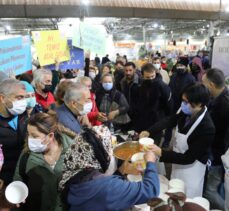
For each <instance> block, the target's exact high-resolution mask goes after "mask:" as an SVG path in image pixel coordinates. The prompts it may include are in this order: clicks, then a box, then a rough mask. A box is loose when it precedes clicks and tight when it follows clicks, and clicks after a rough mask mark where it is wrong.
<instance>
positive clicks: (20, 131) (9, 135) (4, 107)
mask: <svg viewBox="0 0 229 211" xmlns="http://www.w3.org/2000/svg"><path fill="white" fill-rule="evenodd" d="M25 95H26V92H25V87H24V85H23V84H22V83H21V82H20V81H17V80H14V79H7V80H5V81H3V82H2V83H1V84H0V145H2V150H3V154H4V156H5V162H4V165H3V168H2V171H1V172H0V179H3V180H4V181H5V183H6V184H8V183H10V182H11V181H12V178H13V174H14V170H15V167H16V162H17V160H18V158H19V155H20V152H21V150H22V148H23V145H24V139H25V135H26V127H27V125H26V122H27V121H26V119H27V113H26V112H25V111H26V107H27V102H26V100H25Z"/></svg>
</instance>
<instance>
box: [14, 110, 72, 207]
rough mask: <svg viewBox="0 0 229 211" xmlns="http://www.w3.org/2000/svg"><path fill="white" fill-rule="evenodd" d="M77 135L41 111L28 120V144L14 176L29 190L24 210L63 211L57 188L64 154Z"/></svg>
mask: <svg viewBox="0 0 229 211" xmlns="http://www.w3.org/2000/svg"><path fill="white" fill-rule="evenodd" d="M75 136H76V134H75V133H73V132H72V131H70V130H67V129H66V128H64V127H63V126H60V125H58V123H57V120H56V118H55V117H54V116H51V115H49V114H45V113H38V114H35V115H33V116H32V117H31V118H30V119H29V122H28V137H27V143H26V146H25V148H24V151H23V152H22V154H21V156H20V159H19V161H18V163H17V168H16V171H15V175H14V180H20V181H23V182H24V183H26V185H27V186H28V189H29V196H28V198H27V199H26V202H25V204H24V205H22V210H25V211H27V210H28V211H31V210H33V211H43V210H50V211H51V210H53V211H54V210H55V211H62V210H64V207H63V206H62V203H61V200H60V197H59V193H58V190H57V187H58V181H59V179H60V178H61V172H62V170H63V160H64V154H65V153H66V151H67V150H68V148H69V147H70V145H71V144H72V143H73V138H74V137H75Z"/></svg>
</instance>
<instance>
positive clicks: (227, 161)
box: [221, 149, 229, 211]
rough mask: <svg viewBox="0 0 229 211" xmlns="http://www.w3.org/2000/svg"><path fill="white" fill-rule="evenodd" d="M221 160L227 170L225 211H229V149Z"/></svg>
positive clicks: (225, 178)
mask: <svg viewBox="0 0 229 211" xmlns="http://www.w3.org/2000/svg"><path fill="white" fill-rule="evenodd" d="M221 158H222V161H223V165H224V168H225V177H224V188H225V211H229V149H228V150H227V152H226V153H225V154H224V155H223V156H222V157H221Z"/></svg>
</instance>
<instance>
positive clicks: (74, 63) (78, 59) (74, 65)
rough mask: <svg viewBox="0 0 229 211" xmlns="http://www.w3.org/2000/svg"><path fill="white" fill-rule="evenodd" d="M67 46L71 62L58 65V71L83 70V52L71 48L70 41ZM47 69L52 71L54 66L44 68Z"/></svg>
mask: <svg viewBox="0 0 229 211" xmlns="http://www.w3.org/2000/svg"><path fill="white" fill-rule="evenodd" d="M68 46H69V49H70V55H71V60H69V61H67V62H62V63H60V66H59V69H60V70H67V69H83V68H84V51H83V50H82V49H80V48H76V47H74V46H72V40H68ZM46 68H47V69H50V70H54V69H55V68H56V67H55V65H48V66H46Z"/></svg>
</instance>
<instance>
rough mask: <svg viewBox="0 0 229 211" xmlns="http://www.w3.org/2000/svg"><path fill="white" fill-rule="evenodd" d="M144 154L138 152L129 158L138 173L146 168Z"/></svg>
mask: <svg viewBox="0 0 229 211" xmlns="http://www.w3.org/2000/svg"><path fill="white" fill-rule="evenodd" d="M144 154H145V153H144V152H138V153H135V154H134V155H133V156H132V157H131V162H132V163H133V164H134V167H135V168H136V169H137V170H139V171H142V170H144V169H145V168H146V162H145V159H144Z"/></svg>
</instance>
